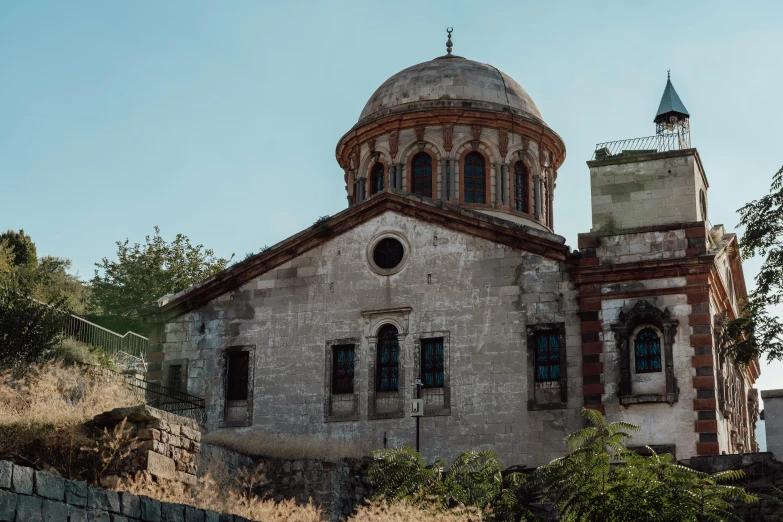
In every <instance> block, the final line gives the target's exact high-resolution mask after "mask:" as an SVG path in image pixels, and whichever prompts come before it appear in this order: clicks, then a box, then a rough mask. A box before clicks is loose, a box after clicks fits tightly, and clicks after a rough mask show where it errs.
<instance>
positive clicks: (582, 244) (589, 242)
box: [577, 236, 601, 250]
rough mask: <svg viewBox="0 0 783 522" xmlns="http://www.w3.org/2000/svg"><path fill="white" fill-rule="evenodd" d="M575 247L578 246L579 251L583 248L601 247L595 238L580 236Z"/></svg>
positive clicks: (598, 240) (598, 239) (599, 241)
mask: <svg viewBox="0 0 783 522" xmlns="http://www.w3.org/2000/svg"><path fill="white" fill-rule="evenodd" d="M577 245H578V246H579V250H582V249H583V248H597V247H599V246H600V245H601V240H600V238H597V237H581V236H580V237H579V240H578V241H577Z"/></svg>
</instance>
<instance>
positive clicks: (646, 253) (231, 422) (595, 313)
mask: <svg viewBox="0 0 783 522" xmlns="http://www.w3.org/2000/svg"><path fill="white" fill-rule="evenodd" d="M460 60H462V61H460ZM463 62H465V63H463ZM417 71H418V72H417ZM471 71H473V72H471ZM417 74H422V75H424V76H422V77H421V78H419V77H417V76H416V75H417ZM465 75H467V76H465ZM471 75H473V76H471ZM503 78H504V76H503V75H502V74H501V73H499V72H498V71H497V70H496V69H494V68H493V67H491V66H485V65H482V64H476V63H475V62H469V61H465V60H464V59H462V58H458V57H448V58H444V59H443V60H440V59H437V60H433V61H432V62H428V63H427V64H422V65H421V66H416V67H414V68H411V69H409V70H407V71H406V72H404V74H403V73H401V75H398V76H395V77H393V78H392V79H391V80H390V81H389V82H387V84H384V86H382V87H381V88H380V89H379V90H378V92H376V94H375V95H374V96H373V98H372V99H371V100H370V102H368V105H367V107H366V108H365V112H364V113H363V115H362V117H361V118H360V121H359V122H358V123H357V124H356V125H355V126H354V128H353V129H352V130H351V131H350V132H349V133H347V134H346V135H345V136H343V138H342V139H341V140H340V142H339V144H338V147H337V160H338V163H339V164H340V166H341V167H342V168H343V169H344V171H345V180H346V190H347V194H348V200H349V208H348V209H346V210H345V211H343V212H340V213H339V214H336V215H335V216H332V217H331V218H329V219H326V220H323V221H319V222H317V223H316V224H315V225H314V226H313V227H311V228H310V229H307V230H305V231H303V232H301V233H299V234H297V235H295V236H293V237H291V238H289V239H287V240H285V241H283V242H281V243H279V244H278V245H275V246H273V247H272V248H271V249H269V250H268V251H265V252H262V253H260V254H258V255H256V256H253V257H251V258H249V259H247V260H245V261H243V262H241V263H238V264H237V265H234V266H233V267H231V268H229V269H227V270H226V271H225V272H223V273H221V274H218V275H216V276H214V277H212V278H210V279H208V280H206V281H204V282H202V283H200V284H198V285H195V286H194V287H191V288H189V289H187V290H185V291H183V292H181V293H179V294H176V295H173V296H166V297H164V298H163V299H161V300H160V302H159V303H158V307H157V309H156V310H155V313H154V314H152V316H151V317H150V320H151V322H153V323H154V324H155V325H156V326H155V328H156V329H157V331H156V332H155V333H154V334H153V335H152V337H151V342H152V343H153V346H155V349H156V352H155V353H153V354H151V356H150V358H149V360H150V362H151V364H150V369H151V373H150V377H151V378H152V379H154V380H159V381H161V382H163V383H169V384H171V385H172V386H175V387H177V388H180V389H186V391H187V392H188V393H192V394H195V395H200V396H204V397H205V400H206V404H207V410H208V424H209V427H210V429H233V430H235V431H236V436H237V437H241V436H242V434H243V433H245V432H246V431H247V430H249V429H255V430H262V431H265V432H270V433H272V434H287V435H309V436H314V437H316V438H319V439H323V440H333V441H337V442H339V441H345V442H351V443H357V442H358V443H361V444H362V445H363V446H364V448H365V450H366V451H368V452H369V451H370V450H372V449H375V448H379V447H382V446H383V445H384V443H386V444H388V445H392V446H399V445H404V444H407V445H413V444H414V441H415V426H416V420H415V419H414V418H412V417H411V416H409V411H408V410H409V408H410V407H411V406H410V403H411V400H412V399H414V398H415V396H416V391H415V388H414V386H413V385H412V383H413V382H414V381H416V380H417V379H421V380H422V383H421V384H422V385H425V386H424V389H423V390H422V398H423V399H424V410H425V414H424V416H423V417H421V418H420V429H421V433H420V438H421V449H422V452H423V453H424V455H425V456H426V457H427V458H428V459H431V458H433V457H435V456H442V457H446V458H453V457H454V456H455V455H457V454H458V453H459V452H461V451H463V450H465V449H467V448H493V449H495V450H497V451H498V452H499V453H500V455H501V456H502V457H503V459H504V461H505V462H506V463H508V464H527V465H538V464H542V463H544V462H546V461H548V460H550V459H552V458H554V457H557V456H559V455H561V454H562V453H563V452H564V451H565V449H566V446H565V436H566V434H567V433H569V432H571V431H573V430H575V429H577V428H579V427H581V426H582V418H581V416H580V410H581V408H582V407H588V408H595V409H598V410H600V411H603V412H604V413H606V414H607V416H608V419H609V420H610V421H614V420H626V421H630V422H634V423H637V424H641V425H642V427H643V431H642V433H641V434H639V435H638V436H636V437H635V438H634V444H635V445H637V444H638V445H640V446H643V445H646V444H649V445H653V446H656V447H657V448H665V449H666V450H667V451H672V452H673V453H675V454H676V455H677V456H678V457H679V458H687V457H689V456H692V455H702V454H717V453H721V452H744V451H749V450H754V449H755V440H754V432H753V426H754V423H755V415H756V413H757V401H756V402H755V403H754V401H755V399H754V397H755V394H754V390H752V385H753V381H754V380H755V378H756V377H757V376H758V365H751V367H750V368H749V369H748V370H743V371H740V370H738V369H737V368H736V365H734V364H733V361H732V360H731V358H730V357H728V356H727V355H726V353H725V350H723V348H722V343H721V336H720V332H721V325H722V322H723V321H724V320H725V318H726V317H729V318H730V317H735V316H736V315H737V314H738V313H739V311H738V308H737V302H738V300H739V299H740V298H741V297H742V296H743V295H744V294H745V287H744V278H743V275H742V269H741V265H740V263H739V259H738V258H737V255H736V237H735V236H734V235H733V234H727V233H726V231H725V230H724V229H723V227H722V226H715V227H712V226H711V225H709V223H708V219H707V201H708V199H707V194H706V192H707V190H708V187H709V184H708V182H707V176H706V174H705V172H704V170H703V167H702V164H701V161H700V159H699V156H698V153H697V152H696V150H695V149H690V148H685V147H681V150H673V151H663V152H657V150H654V151H641V152H640V153H634V154H627V153H625V152H623V153H620V154H615V155H611V154H610V153H608V152H603V153H602V155H601V157H600V158H599V159H597V160H593V161H590V162H588V166H589V168H590V173H591V183H592V186H593V190H592V204H593V226H592V231H591V232H588V233H585V234H581V235H580V237H579V251H578V252H572V251H571V250H570V249H569V248H568V247H567V246H565V240H564V238H562V237H560V236H557V235H555V234H554V233H553V232H552V231H553V230H554V224H553V217H554V212H553V204H554V189H555V181H556V179H557V169H558V168H559V166H560V165H561V164H562V162H563V161H564V160H565V145H564V144H563V142H562V140H560V138H559V137H558V136H557V134H555V133H554V131H552V129H550V128H549V127H548V126H546V124H545V123H544V122H543V120H542V117H541V114H540V113H539V112H538V109H537V108H536V107H535V105H534V104H532V101H531V102H530V103H528V102H527V101H526V100H528V98H526V97H527V94H526V93H524V91H523V90H521V88H518V87H519V86H518V85H517V84H516V83H515V82H514V83H513V84H510V83H504V82H505V80H504V79H503ZM463 83H464V84H465V85H462V84H463ZM428 85H429V87H428ZM406 86H409V87H410V90H407V89H408V87H406ZM503 86H505V87H503ZM502 88H505V89H507V90H508V92H507V93H506V94H508V96H507V97H506V98H505V99H506V100H507V104H506V105H503V104H502V103H501V104H498V99H499V98H498V93H499V92H500V91H499V89H502ZM667 88H669V87H667ZM672 89H673V87H672ZM441 91H444V92H445V93H447V94H448V96H445V94H444V92H441ZM416 93H418V94H416ZM512 94H513V96H512ZM444 96H445V97H444ZM411 97H414V98H416V99H415V100H414V99H412V98H411ZM502 98H503V97H501V98H500V99H502ZM607 150H608V149H607ZM637 152H638V151H637ZM422 155H423V156H422ZM416 157H419V158H420V159H421V158H423V159H421V163H416V161H419V160H416ZM417 165H418V166H417ZM466 194H470V197H468V196H466ZM384 242H386V243H384ZM388 242H391V243H390V244H395V245H396V247H394V248H396V249H397V254H395V255H397V256H398V257H396V258H395V261H394V263H392V264H391V265H389V266H385V267H382V266H380V265H379V264H378V263H377V262H376V259H375V256H376V254H377V252H378V248H379V245H381V244H387V243H388ZM390 248H391V247H390ZM384 255H385V254H384ZM390 255H391V254H390ZM389 328H391V329H392V331H393V332H394V333H393V334H391V335H392V337H391V338H390V337H388V331H389ZM642 334H643V336H642ZM640 336H641V337H640ZM390 339H391V340H390ZM645 339H646V340H645ZM390 343H391V344H390ZM645 343H647V344H645ZM390 346H392V347H393V348H389V347H390ZM389 350H391V351H389ZM433 350H435V352H433ZM433 353H437V354H439V355H437V357H440V358H441V360H442V362H441V363H439V364H441V366H440V367H439V369H438V370H437V372H436V373H437V376H434V375H435V374H433V373H429V374H427V371H426V370H425V368H424V366H425V354H430V356H431V355H432V354H433ZM391 354H393V355H391ZM389 357H391V358H392V359H393V362H392V363H391V365H389V360H390V359H389ZM347 360H350V374H349V376H348V378H347V380H346V378H345V377H344V375H345V374H342V375H343V377H340V375H341V374H340V372H344V371H348V370H346V368H348V366H346V364H347V363H346V362H345V361H347ZM341 361H342V362H341ZM426 364H430V365H431V364H432V361H431V360H430V361H429V362H427V363H426ZM390 368H391V369H390ZM238 369H240V370H241V372H240V373H241V376H240V377H237V376H238V375H240V374H238V373H237V372H239V371H240V370H238ZM430 369H431V368H430ZM384 372H393V375H394V377H393V379H394V381H393V382H394V384H393V385H392V386H391V387H385V386H387V385H388V383H389V382H391V381H389V380H388V379H389V377H388V375H387V374H385V373H384ZM425 374H427V375H426V376H425ZM174 375H176V376H182V377H181V378H180V377H177V378H176V379H174V380H176V381H177V382H176V383H173V384H172V383H171V381H172V379H173V377H172V376H174ZM384 375H387V376H386V377H384ZM425 377H428V378H433V377H434V378H435V379H436V380H437V384H435V385H432V383H430V385H426V383H425V382H423V381H424V380H425ZM340 379H343V380H340ZM384 379H386V380H384ZM338 381H339V382H338ZM397 385H398V386H397ZM754 404H756V406H754ZM754 408H755V409H754Z"/></svg>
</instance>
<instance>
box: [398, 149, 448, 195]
mask: <svg viewBox="0 0 783 522" xmlns="http://www.w3.org/2000/svg"><path fill="white" fill-rule="evenodd" d="M414 144H415V142H414ZM419 152H425V153H427V154H429V156H430V158H432V198H434V199H439V198H438V176H440V174H441V171H440V163H441V162H440V159H441V155H440V154H439V153H438V150H437V148H435V146H434V145H432V144H431V143H430V142H424V147H423V148H422V149H421V150H419V148H418V147H412V146H410V147H407V155H406V156H403V157H404V158H405V183H406V185H405V190H406V191H407V192H412V188H413V158H414V156H416V154H418V153H419Z"/></svg>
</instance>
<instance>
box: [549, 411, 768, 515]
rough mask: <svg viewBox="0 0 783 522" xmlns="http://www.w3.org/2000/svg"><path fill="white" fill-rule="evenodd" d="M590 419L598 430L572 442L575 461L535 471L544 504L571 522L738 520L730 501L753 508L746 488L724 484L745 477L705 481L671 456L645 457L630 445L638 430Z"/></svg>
mask: <svg viewBox="0 0 783 522" xmlns="http://www.w3.org/2000/svg"><path fill="white" fill-rule="evenodd" d="M583 415H584V416H585V418H587V420H588V421H589V422H590V424H591V426H588V427H586V428H583V429H581V430H578V431H576V432H574V433H572V434H570V435H569V436H568V446H569V453H568V454H567V455H565V456H564V457H561V458H559V459H555V460H553V461H552V462H550V463H549V464H547V465H546V466H543V467H541V468H539V469H538V470H537V471H536V481H537V483H538V484H539V485H540V486H541V488H542V489H543V491H544V498H545V499H547V500H550V501H552V502H554V503H555V505H556V508H557V510H558V511H559V513H560V516H559V518H558V520H563V521H565V522H599V521H600V522H604V521H606V522H645V521H649V522H685V521H694V520H695V521H701V520H722V521H725V520H739V519H738V518H737V517H736V516H735V515H733V514H732V504H731V501H744V502H753V501H755V500H756V497H754V496H752V495H749V494H747V493H746V492H745V491H744V490H743V489H742V488H737V487H733V486H729V485H725V484H723V483H724V482H726V481H734V480H739V479H740V478H742V476H743V473H742V472H741V471H725V472H721V473H715V474H712V475H710V474H707V473H702V472H699V471H696V470H693V469H691V468H687V467H685V466H681V465H678V464H676V463H674V462H673V459H672V457H671V455H668V454H665V455H658V454H656V453H655V452H654V451H652V449H650V448H648V450H649V451H650V453H651V455H650V456H642V455H639V454H637V453H636V452H633V451H630V450H628V449H627V448H626V446H625V440H626V439H630V438H631V433H632V432H635V431H639V429H640V428H639V427H638V426H636V425H633V424H630V423H625V422H614V423H611V424H606V421H605V420H604V417H603V415H601V413H600V412H598V411H596V410H590V409H585V410H583Z"/></svg>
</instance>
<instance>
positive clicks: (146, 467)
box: [93, 405, 201, 486]
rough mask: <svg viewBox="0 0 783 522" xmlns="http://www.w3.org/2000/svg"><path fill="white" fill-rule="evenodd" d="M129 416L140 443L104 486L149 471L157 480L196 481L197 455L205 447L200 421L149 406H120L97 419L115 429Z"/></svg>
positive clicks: (131, 430) (131, 431)
mask: <svg viewBox="0 0 783 522" xmlns="http://www.w3.org/2000/svg"><path fill="white" fill-rule="evenodd" d="M123 419H127V422H126V424H125V429H126V430H128V436H129V437H130V438H135V439H137V440H138V442H139V445H138V447H136V448H135V449H134V450H133V453H132V454H131V457H130V458H129V459H127V460H126V461H125V462H124V463H122V465H121V469H119V470H118V471H117V473H116V474H111V475H107V476H106V477H104V478H103V479H102V481H101V483H102V485H105V486H114V485H115V484H116V483H117V482H118V480H119V479H120V478H123V477H126V478H127V477H133V476H134V475H135V474H136V473H137V472H140V471H141V472H148V473H149V474H150V475H152V476H153V477H155V478H156V479H165V480H167V481H174V482H179V483H182V484H185V485H193V484H195V483H196V458H197V456H198V454H199V452H200V450H201V443H200V441H201V431H200V430H199V426H198V424H197V423H196V421H194V420H192V419H188V418H186V417H181V416H179V415H173V414H171V413H167V412H165V411H162V410H159V409H156V408H152V407H150V406H147V405H140V406H133V407H130V408H116V409H114V410H111V411H109V412H105V413H101V414H100V415H97V416H96V417H95V419H93V422H95V424H97V425H98V426H104V427H106V428H107V429H108V430H109V431H111V430H112V429H113V428H114V427H115V426H117V425H118V424H120V423H121V422H122V421H123Z"/></svg>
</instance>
